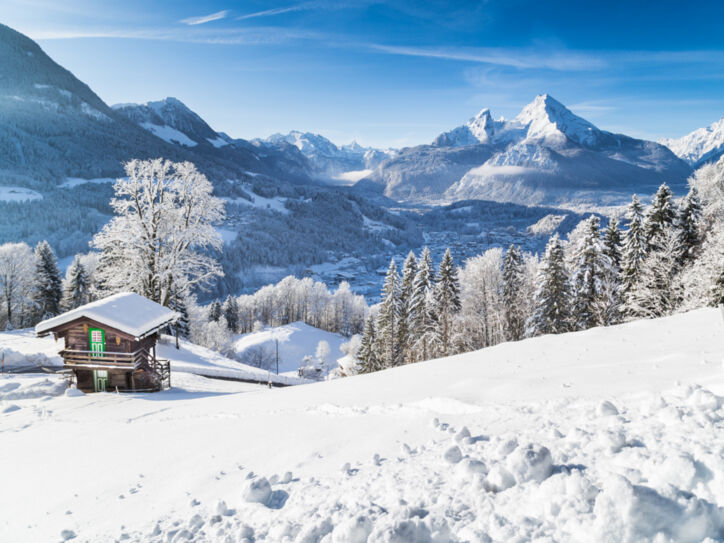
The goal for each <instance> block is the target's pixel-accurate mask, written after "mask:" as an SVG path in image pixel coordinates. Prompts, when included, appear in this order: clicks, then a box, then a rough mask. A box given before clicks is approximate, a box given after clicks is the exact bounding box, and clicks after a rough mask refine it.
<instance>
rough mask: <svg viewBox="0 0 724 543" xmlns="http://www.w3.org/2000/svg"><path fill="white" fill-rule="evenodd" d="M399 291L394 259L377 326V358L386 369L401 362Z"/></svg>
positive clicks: (386, 282)
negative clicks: (398, 338)
mask: <svg viewBox="0 0 724 543" xmlns="http://www.w3.org/2000/svg"><path fill="white" fill-rule="evenodd" d="M399 290H400V276H399V274H398V273H397V266H396V265H395V260H394V259H392V260H390V267H389V268H388V269H387V275H386V277H385V283H384V285H383V287H382V293H381V294H382V296H381V297H382V302H380V310H379V312H378V313H377V323H376V326H375V333H376V340H377V343H376V351H377V357H378V359H379V360H380V361H381V363H382V366H383V367H385V368H391V367H393V366H397V365H398V364H399V361H400V350H399V345H398V343H397V325H398V319H399Z"/></svg>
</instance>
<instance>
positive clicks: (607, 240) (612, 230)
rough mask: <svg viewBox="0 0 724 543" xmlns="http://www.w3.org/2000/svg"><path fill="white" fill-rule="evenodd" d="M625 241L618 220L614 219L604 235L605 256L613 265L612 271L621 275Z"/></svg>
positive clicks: (609, 222) (609, 223)
mask: <svg viewBox="0 0 724 543" xmlns="http://www.w3.org/2000/svg"><path fill="white" fill-rule="evenodd" d="M622 243H623V239H622V237H621V230H620V229H619V224H618V218H616V217H612V218H611V220H610V221H608V226H607V227H606V230H605V232H604V234H603V254H604V255H606V256H607V257H608V259H609V261H610V263H611V269H612V270H613V271H614V272H615V273H616V274H620V273H621V262H622V259H623V257H622V255H621V247H622Z"/></svg>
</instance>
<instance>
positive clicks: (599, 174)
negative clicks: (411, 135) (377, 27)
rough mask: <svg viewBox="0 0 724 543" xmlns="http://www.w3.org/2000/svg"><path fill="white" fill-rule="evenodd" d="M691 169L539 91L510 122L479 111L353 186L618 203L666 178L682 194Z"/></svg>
mask: <svg viewBox="0 0 724 543" xmlns="http://www.w3.org/2000/svg"><path fill="white" fill-rule="evenodd" d="M690 173H691V169H690V167H689V165H688V164H687V163H685V162H684V161H682V160H681V159H679V158H678V157H676V156H675V155H674V154H673V153H672V152H671V151H670V150H669V149H668V148H666V147H665V146H663V145H660V144H658V143H654V142H650V141H644V140H638V139H635V138H631V137H628V136H625V135H623V134H613V133H610V132H607V131H605V130H601V129H599V128H597V127H596V126H594V125H593V124H591V123H590V122H588V121H586V120H585V119H582V118H581V117H578V116H577V115H575V114H573V113H572V112H571V111H570V110H569V109H567V108H566V107H565V106H564V105H563V104H561V103H560V102H558V101H557V100H555V99H554V98H553V97H551V96H550V95H547V94H543V95H539V96H537V97H536V98H535V99H534V100H533V101H532V102H531V103H530V104H528V105H527V106H525V107H524V108H523V110H522V111H521V112H520V114H519V115H518V116H517V117H516V118H515V119H512V120H505V119H503V118H500V119H498V120H494V119H493V117H492V115H491V113H490V111H489V110H488V109H484V110H482V111H481V112H480V113H478V115H476V116H475V117H473V118H472V119H470V121H468V122H467V123H466V124H465V125H462V126H460V127H458V128H455V129H453V130H451V131H449V132H445V133H443V134H441V135H440V136H438V137H437V138H436V139H435V141H434V142H433V143H432V144H431V145H421V146H417V147H411V148H407V149H403V150H402V151H400V152H399V153H398V154H397V155H396V156H394V157H392V158H390V159H388V160H385V161H384V162H382V163H381V164H380V165H379V166H378V168H377V169H376V170H375V171H374V172H373V173H372V174H370V175H369V176H368V177H367V178H365V179H363V180H361V181H360V182H359V183H358V185H357V186H358V187H359V188H360V189H367V190H377V191H381V192H383V193H384V194H385V195H386V196H388V197H390V198H395V199H397V200H410V201H435V200H437V201H439V200H443V201H455V200H461V199H471V198H478V199H485V200H494V201H498V202H515V203H520V204H529V205H530V204H535V205H561V204H567V205H570V204H589V205H616V204H621V203H625V202H626V201H627V200H629V199H630V197H631V194H632V193H634V192H637V193H639V194H652V193H653V192H654V191H655V190H656V188H657V187H658V185H660V184H661V183H662V182H664V181H665V182H667V183H669V184H670V185H671V186H672V187H673V188H674V190H676V191H678V192H681V191H682V190H683V189H684V187H685V181H686V178H687V177H688V175H689V174H690Z"/></svg>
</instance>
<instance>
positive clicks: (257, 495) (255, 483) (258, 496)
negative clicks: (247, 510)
mask: <svg viewBox="0 0 724 543" xmlns="http://www.w3.org/2000/svg"><path fill="white" fill-rule="evenodd" d="M271 494H272V490H271V485H270V484H269V481H268V480H267V479H266V478H265V477H259V478H258V479H249V481H248V482H247V484H246V487H245V488H244V491H243V494H242V495H243V497H244V501H246V502H248V503H261V504H264V505H266V504H268V503H269V500H270V498H271Z"/></svg>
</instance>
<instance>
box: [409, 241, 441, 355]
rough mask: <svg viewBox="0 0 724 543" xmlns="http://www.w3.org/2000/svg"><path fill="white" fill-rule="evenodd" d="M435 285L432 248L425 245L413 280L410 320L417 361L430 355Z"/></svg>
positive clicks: (412, 342)
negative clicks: (432, 300)
mask: <svg viewBox="0 0 724 543" xmlns="http://www.w3.org/2000/svg"><path fill="white" fill-rule="evenodd" d="M434 286H435V269H434V268H433V266H432V256H431V255H430V249H428V248H427V247H425V248H424V249H423V250H422V253H421V254H420V260H419V263H418V270H417V274H416V275H415V279H414V280H413V282H412V297H411V299H410V307H409V315H408V320H409V322H410V344H411V348H412V350H413V358H414V360H415V361H418V362H419V361H421V360H427V359H428V358H429V356H430V345H429V343H430V335H431V334H432V332H433V323H434V308H433V307H432V303H431V299H432V292H433V290H434Z"/></svg>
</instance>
